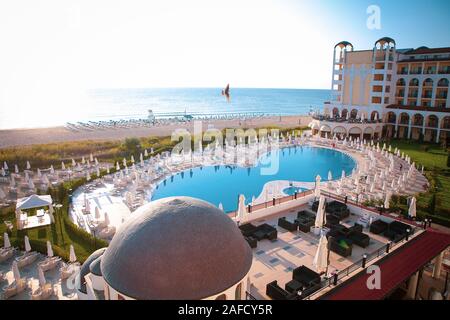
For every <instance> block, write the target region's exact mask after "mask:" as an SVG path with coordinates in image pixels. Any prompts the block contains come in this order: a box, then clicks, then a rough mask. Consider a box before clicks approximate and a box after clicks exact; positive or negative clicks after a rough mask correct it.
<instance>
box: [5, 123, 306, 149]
mask: <svg viewBox="0 0 450 320" xmlns="http://www.w3.org/2000/svg"><path fill="white" fill-rule="evenodd" d="M310 121H311V117H310V116H308V115H289V116H267V117H262V118H260V117H258V118H254V119H247V120H244V121H241V120H237V119H232V120H205V121H202V124H203V128H202V129H203V130H207V129H208V127H211V126H212V127H214V128H217V129H224V128H261V127H280V128H293V127H304V126H307V125H308V124H309V122H310ZM193 126H194V124H193V122H187V123H174V124H165V125H159V126H150V127H136V128H119V129H104V130H95V131H80V132H74V131H71V130H68V129H67V128H66V127H64V126H54V127H46V128H34V129H4V130H0V149H1V148H8V147H18V146H26V145H35V144H48V143H63V142H70V141H87V140H93V141H111V140H123V139H125V138H129V137H137V138H140V137H149V136H170V135H171V134H172V132H173V131H174V130H175V129H177V128H184V129H186V130H188V131H190V132H192V131H193Z"/></svg>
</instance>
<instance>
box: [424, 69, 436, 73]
mask: <svg viewBox="0 0 450 320" xmlns="http://www.w3.org/2000/svg"><path fill="white" fill-rule="evenodd" d="M423 73H424V74H436V68H430V69H426V70H424V72H423Z"/></svg>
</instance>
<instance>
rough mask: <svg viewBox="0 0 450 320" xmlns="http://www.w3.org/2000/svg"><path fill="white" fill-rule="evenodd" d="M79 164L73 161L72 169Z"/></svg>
mask: <svg viewBox="0 0 450 320" xmlns="http://www.w3.org/2000/svg"><path fill="white" fill-rule="evenodd" d="M76 165H77V163H76V162H75V159H72V167H75V166H76Z"/></svg>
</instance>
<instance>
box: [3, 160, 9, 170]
mask: <svg viewBox="0 0 450 320" xmlns="http://www.w3.org/2000/svg"><path fill="white" fill-rule="evenodd" d="M3 168H4V169H5V170H8V164H7V163H6V161H3Z"/></svg>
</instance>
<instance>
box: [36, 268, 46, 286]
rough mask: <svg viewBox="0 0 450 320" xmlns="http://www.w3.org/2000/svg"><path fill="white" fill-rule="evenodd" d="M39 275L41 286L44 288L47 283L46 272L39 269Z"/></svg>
mask: <svg viewBox="0 0 450 320" xmlns="http://www.w3.org/2000/svg"><path fill="white" fill-rule="evenodd" d="M38 275H39V286H41V287H44V286H45V284H46V283H47V281H46V280H45V275H44V270H42V268H41V267H38Z"/></svg>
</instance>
